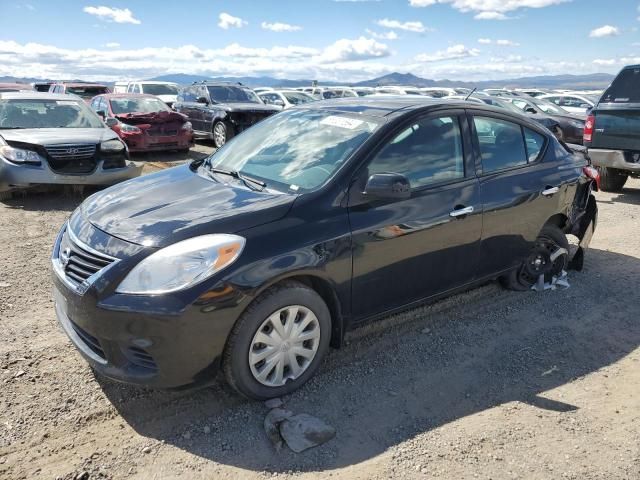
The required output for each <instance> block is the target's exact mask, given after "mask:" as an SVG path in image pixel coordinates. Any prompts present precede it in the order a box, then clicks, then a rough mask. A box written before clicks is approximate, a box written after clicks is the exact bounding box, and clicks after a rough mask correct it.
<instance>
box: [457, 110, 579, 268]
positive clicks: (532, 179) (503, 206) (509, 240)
mask: <svg viewBox="0 0 640 480" xmlns="http://www.w3.org/2000/svg"><path fill="white" fill-rule="evenodd" d="M468 118H469V122H470V128H471V130H472V132H473V141H474V144H475V151H476V155H477V157H476V168H477V172H478V176H479V179H480V189H481V197H482V209H483V226H482V243H481V247H480V260H479V267H478V271H479V275H480V276H483V277H484V276H489V275H492V274H494V273H498V272H502V271H504V270H507V269H509V268H512V267H514V266H517V265H518V264H519V263H520V262H521V261H522V260H523V259H524V258H525V257H526V256H527V255H528V253H529V252H530V250H531V248H532V247H533V245H534V243H535V240H536V238H537V236H538V234H539V233H540V230H541V229H542V226H543V225H544V224H545V223H546V222H547V220H549V219H550V218H551V217H552V216H554V215H555V214H557V213H560V212H564V211H565V210H566V209H565V206H566V205H567V202H569V204H570V203H571V200H572V199H573V195H574V194H575V188H576V179H577V177H576V173H575V169H570V168H567V166H566V161H567V155H568V152H565V154H564V155H560V156H559V157H560V158H558V157H557V156H556V152H555V147H556V143H555V141H553V140H552V139H550V138H548V137H547V135H546V134H543V133H542V131H541V130H537V128H536V129H534V128H530V127H528V126H523V125H520V124H519V123H517V121H514V119H513V118H512V117H509V116H503V115H501V114H499V113H495V112H486V111H473V110H470V111H469V117H468ZM558 148H561V147H560V146H559V145H558Z"/></svg>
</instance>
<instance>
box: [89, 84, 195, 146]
mask: <svg viewBox="0 0 640 480" xmlns="http://www.w3.org/2000/svg"><path fill="white" fill-rule="evenodd" d="M91 108H92V109H93V110H94V111H95V112H96V113H97V114H98V115H99V116H100V117H101V118H102V119H104V121H105V122H106V123H107V125H109V126H110V127H111V129H112V130H113V131H114V132H116V133H117V134H118V136H119V137H120V138H121V139H122V140H124V142H125V143H126V144H127V146H128V147H129V151H130V152H153V151H164V150H177V151H179V152H183V153H186V152H188V151H189V149H190V148H191V147H192V146H193V129H192V127H191V122H189V121H188V120H187V117H186V116H185V115H183V114H181V113H178V112H175V111H173V110H172V109H171V108H169V106H168V105H167V104H166V103H165V102H164V101H163V100H162V99H160V98H157V97H155V96H153V95H144V94H135V93H111V94H107V95H98V96H97V97H95V98H94V99H93V100H91Z"/></svg>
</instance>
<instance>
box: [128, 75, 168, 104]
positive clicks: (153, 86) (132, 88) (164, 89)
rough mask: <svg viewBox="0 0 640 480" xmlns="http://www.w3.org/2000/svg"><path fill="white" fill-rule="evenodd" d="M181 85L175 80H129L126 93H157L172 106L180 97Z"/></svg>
mask: <svg viewBox="0 0 640 480" xmlns="http://www.w3.org/2000/svg"><path fill="white" fill-rule="evenodd" d="M179 89H180V86H179V85H178V84H177V83H174V82H159V81H153V80H146V81H141V82H129V84H128V85H127V91H126V93H146V94H147V95H155V96H156V97H158V98H160V100H162V101H163V102H164V103H166V104H167V105H169V106H172V105H173V104H174V103H175V102H176V100H177V99H178V91H179Z"/></svg>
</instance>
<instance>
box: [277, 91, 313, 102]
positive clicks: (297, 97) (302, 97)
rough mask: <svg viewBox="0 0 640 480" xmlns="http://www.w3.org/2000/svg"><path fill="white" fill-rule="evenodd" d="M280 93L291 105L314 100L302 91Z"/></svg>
mask: <svg viewBox="0 0 640 480" xmlns="http://www.w3.org/2000/svg"><path fill="white" fill-rule="evenodd" d="M282 95H284V97H285V98H286V99H287V101H288V102H289V103H290V104H291V105H300V104H303V103H307V102H312V101H313V100H315V99H314V98H313V97H310V96H309V95H306V94H304V93H297V92H296V93H294V92H285V93H283V94H282Z"/></svg>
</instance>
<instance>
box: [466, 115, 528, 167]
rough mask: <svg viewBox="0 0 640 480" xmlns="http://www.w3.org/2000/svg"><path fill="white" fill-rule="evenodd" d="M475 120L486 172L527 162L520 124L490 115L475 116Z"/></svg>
mask: <svg viewBox="0 0 640 480" xmlns="http://www.w3.org/2000/svg"><path fill="white" fill-rule="evenodd" d="M473 122H474V124H475V127H476V132H477V134H478V142H479V143H480V154H481V156H482V171H483V172H484V173H489V172H495V171H496V170H504V169H505V168H512V167H517V166H520V165H526V164H527V151H526V148H525V144H524V137H523V134H522V128H521V127H520V125H518V124H516V123H511V122H507V121H504V120H498V119H497V118H490V117H474V118H473ZM538 153H539V151H538Z"/></svg>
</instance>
